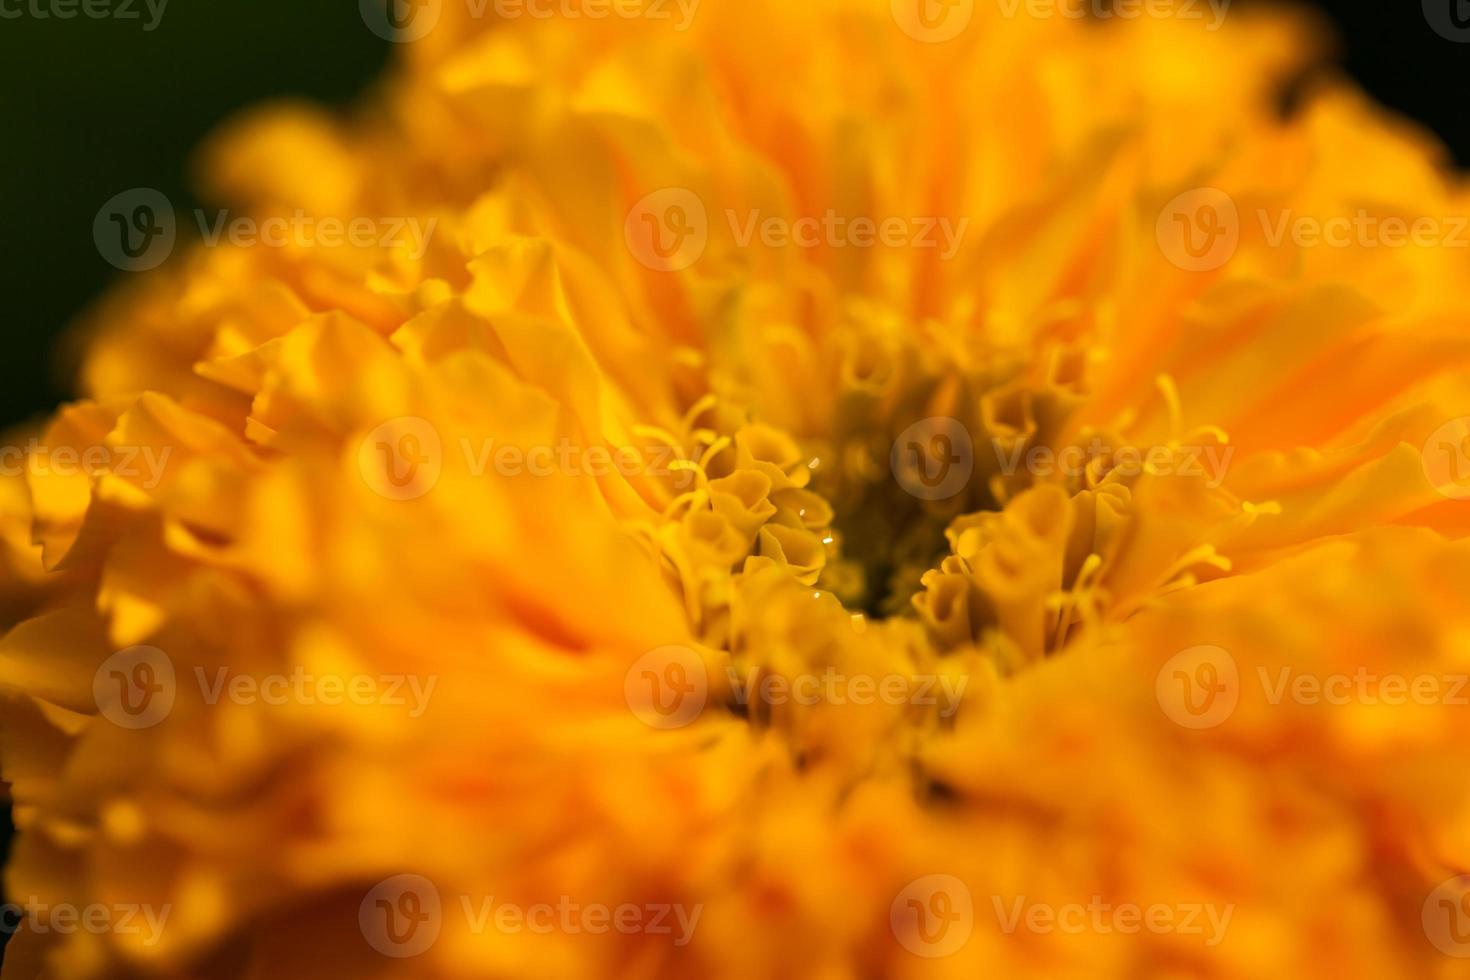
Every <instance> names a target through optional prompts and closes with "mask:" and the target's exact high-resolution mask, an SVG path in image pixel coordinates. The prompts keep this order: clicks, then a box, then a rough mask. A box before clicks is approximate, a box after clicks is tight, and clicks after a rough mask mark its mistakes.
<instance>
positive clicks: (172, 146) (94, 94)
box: [0, 0, 1470, 938]
mask: <svg viewBox="0 0 1470 980" xmlns="http://www.w3.org/2000/svg"><path fill="white" fill-rule="evenodd" d="M6 2H8V3H14V2H16V0H6ZM447 2H455V0H447ZM792 2H799V0H792ZM978 2H982V3H984V2H991V0H978ZM1444 2H1446V3H1450V2H1456V0H1444ZM1247 5H1248V4H1247V0H1237V3H1236V4H1235V5H1234V9H1236V10H1239V9H1241V8H1243V7H1244V6H1247ZM1327 6H1328V8H1329V9H1330V10H1331V11H1332V13H1333V15H1334V17H1335V19H1336V20H1337V22H1338V25H1339V30H1340V32H1341V34H1342V35H1343V38H1344V42H1345V44H1344V55H1345V60H1346V63H1347V65H1348V66H1349V68H1350V69H1351V70H1352V71H1353V72H1354V74H1355V75H1357V77H1358V79H1359V81H1361V82H1362V83H1363V84H1364V85H1365V86H1367V87H1368V88H1369V89H1370V90H1371V91H1372V92H1373V93H1374V94H1375V95H1376V96H1377V97H1378V98H1379V99H1380V100H1381V101H1383V102H1385V103H1386V104H1388V105H1390V106H1392V107H1394V108H1396V109H1398V110H1399V111H1401V112H1404V113H1406V114H1408V115H1410V116H1414V117H1416V118H1419V119H1421V120H1422V121H1424V122H1425V123H1427V124H1429V125H1430V126H1431V127H1432V128H1433V129H1435V130H1436V131H1437V132H1439V133H1440V135H1441V136H1442V137H1444V138H1445V139H1446V141H1447V142H1448V143H1449V144H1450V145H1451V147H1452V148H1453V149H1454V150H1455V152H1456V154H1457V155H1458V157H1459V159H1460V160H1462V161H1466V160H1470V119H1467V114H1466V113H1465V110H1464V101H1463V93H1464V84H1463V83H1464V79H1466V78H1467V77H1470V45H1457V44H1453V43H1450V42H1448V41H1446V40H1443V39H1442V38H1440V37H1438V36H1437V35H1435V34H1434V33H1433V32H1432V31H1430V30H1429V28H1428V26H1427V24H1426V22H1425V20H1424V16H1423V11H1422V8H1421V7H1420V4H1419V3H1417V2H1415V0H1395V2H1393V3H1390V4H1385V5H1383V6H1382V7H1379V6H1378V5H1370V4H1366V3H1362V2H1361V0H1358V2H1342V3H1340V4H1329V5H1327ZM388 48H389V45H388V44H386V43H385V42H383V41H381V40H379V39H378V38H377V37H376V36H374V35H373V34H372V33H371V32H369V31H368V30H367V29H366V28H365V27H364V26H363V23H362V20H361V19H360V17H359V14H358V8H357V4H356V3H355V2H354V0H171V2H170V3H169V5H168V7H167V9H166V11H165V13H164V16H163V18H162V21H161V23H160V26H159V27H158V29H157V30H155V31H153V32H152V33H145V32H144V31H143V29H142V22H141V21H117V20H98V21H94V20H87V19H85V18H80V17H79V18H77V19H75V20H69V21H60V20H50V21H43V20H35V19H32V18H30V17H25V18H22V19H20V20H0V310H3V311H4V312H3V319H0V341H3V342H0V426H3V425H8V424H10V423H14V422H19V421H22V420H25V419H27V418H30V417H32V416H35V415H38V414H42V413H45V412H48V411H49V410H50V409H52V408H53V407H54V406H55V405H56V403H57V402H58V401H59V400H61V399H62V398H64V397H65V395H66V393H67V391H68V384H67V380H66V378H65V377H64V375H63V373H62V372H61V371H59V370H58V369H57V368H56V365H55V358H54V357H53V355H52V353H51V350H52V345H53V342H54V340H55V338H56V336H57V334H58V332H59V331H60V330H61V329H62V328H63V327H65V326H66V324H67V323H68V322H69V321H70V320H71V319H72V318H73V317H74V316H75V315H76V314H77V313H78V312H79V311H80V310H82V309H83V308H84V307H86V306H87V305H88V304H89V303H90V302H91V301H92V300H93V299H94V298H95V297H96V296H97V295H98V294H99V293H100V292H101V291H102V290H104V289H105V288H106V287H107V285H108V284H109V283H110V282H112V281H113V280H114V279H115V278H116V277H118V276H121V275H123V274H122V273H119V272H116V271H115V270H114V269H113V268H112V267H111V266H109V265H108V264H107V263H106V262H105V261H104V260H103V259H102V258H101V257H100V256H99V255H98V253H97V251H96V248H95V246H94V245H93V242H92V220H93V217H94V216H95V215H96V213H97V210H98V208H100V207H101V206H102V204H103V202H105V201H106V200H107V199H108V198H110V197H112V196H113V195H114V194H117V193H119V192H121V191H124V190H127V189H129V188H132V187H156V188H158V189H159V190H161V191H163V192H164V193H165V194H167V195H168V196H169V198H170V199H171V200H173V201H174V203H175V204H176V205H177V206H179V207H180V208H187V207H192V206H193V205H194V201H193V199H192V197H191V196H190V194H189V191H190V188H189V186H188V183H187V180H186V167H187V161H188V158H189V153H190V151H191V149H192V148H193V147H195V146H196V145H197V144H198V143H199V141H200V139H201V138H202V137H204V136H205V135H206V134H207V133H208V132H209V131H210V130H211V128H212V127H213V126H214V125H215V124H216V123H217V122H219V121H220V120H221V119H223V118H225V117H226V116H228V115H230V114H231V113H232V112H234V111H235V110H237V109H239V108H241V107H244V106H248V105H251V104H253V103H255V102H258V101H259V100H261V99H263V98H268V97H271V96H281V95H306V96H310V97H312V98H315V99H319V100H324V101H327V102H332V103H342V102H346V101H348V100H350V99H351V98H352V97H353V96H354V95H355V94H356V93H357V92H359V91H360V90H361V89H362V87H363V86H364V85H365V84H367V83H368V82H370V81H371V80H372V79H373V78H374V77H375V76H376V75H377V74H378V72H379V70H380V69H381V67H382V65H383V63H384V61H385V59H386V58H387V56H388ZM854 70H860V69H858V68H856V67H855V69H854ZM3 837H4V833H3V821H0V846H3ZM0 938H3V937H0Z"/></svg>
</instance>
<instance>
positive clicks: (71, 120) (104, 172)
mask: <svg viewBox="0 0 1470 980" xmlns="http://www.w3.org/2000/svg"><path fill="white" fill-rule="evenodd" d="M6 2H8V3H20V2H26V0H6ZM136 7H137V9H139V10H142V9H143V8H142V4H141V0H138V2H137V3H136ZM388 48H389V45H388V44H387V43H386V42H384V41H382V40H380V39H379V38H378V37H376V36H375V35H374V34H372V33H371V32H370V31H368V30H367V29H366V28H365V27H364V26H363V22H362V19H361V17H360V16H359V14H358V7H357V3H356V2H355V0H170V3H169V4H168V7H167V8H166V9H165V11H164V14H163V17H162V19H161V20H160V22H159V26H158V28H157V29H156V30H154V31H153V32H151V33H145V32H144V31H143V21H142V20H138V21H120V20H87V19H85V18H82V17H78V18H77V19H75V20H68V21H61V20H49V21H43V20H35V19H32V18H29V17H26V18H23V19H20V20H0V229H3V235H0V286H3V288H0V296H3V307H0V308H3V310H4V314H3V317H4V319H3V326H0V329H3V344H0V424H4V423H13V422H16V421H19V420H22V419H25V418H27V417H28V416H30V415H32V414H34V413H37V412H42V411H46V410H49V409H50V408H51V407H52V406H53V405H54V404H55V402H56V401H57V400H58V399H59V398H61V397H63V396H64V395H66V394H67V392H68V385H67V384H66V379H65V378H63V377H59V374H60V373H62V372H61V371H59V370H58V369H57V365H56V364H55V361H56V358H54V357H52V356H51V354H50V348H51V346H52V342H53V340H54V338H55V336H56V334H57V332H58V331H59V330H60V329H61V328H63V327H64V326H65V325H66V324H67V323H68V322H69V321H70V320H71V319H72V318H73V317H74V316H75V315H76V313H77V312H78V311H79V310H81V309H83V308H84V307H85V306H86V305H87V304H88V303H89V302H90V301H91V300H92V299H93V298H94V297H95V296H96V295H97V294H98V293H100V292H101V291H102V290H103V289H105V288H106V287H107V285H108V283H109V282H111V281H113V280H114V278H116V277H120V276H123V275H125V273H121V272H118V271H117V270H115V269H113V267H112V266H110V265H108V264H107V263H106V262H105V261H104V260H103V259H102V257H101V256H100V255H98V253H97V249H96V247H95V246H94V245H93V242H92V219H93V218H94V217H95V216H96V214H97V210H98V209H99V208H100V207H101V206H102V204H103V203H104V202H105V201H106V200H107V199H108V198H110V197H112V196H113V195H114V194H117V193H119V192H121V191H125V190H127V189H129V188H132V187H156V188H158V189H159V190H161V191H163V192H164V193H165V194H167V195H168V196H169V198H170V199H171V200H172V201H173V202H174V203H175V205H176V206H177V207H178V208H179V209H180V210H181V212H182V209H184V208H188V207H192V206H193V200H192V198H191V197H190V195H189V190H190V188H189V186H188V181H187V179H186V178H187V175H186V169H187V164H188V160H189V153H190V151H191V150H192V149H193V148H194V147H196V146H197V145H198V144H199V141H200V140H201V139H202V138H203V137H204V136H205V135H206V134H208V133H209V132H210V130H211V129H212V128H213V127H214V126H215V124H216V123H218V122H219V121H220V120H221V119H223V118H225V117H227V116H229V115H230V114H231V113H232V112H234V111H236V110H238V109H240V108H242V107H245V106H249V105H251V104H253V103H255V102H258V101H260V100H261V99H263V98H270V97H273V96H286V95H307V96H310V97H313V98H316V99H320V100H325V101H328V102H335V103H341V102H346V101H349V100H351V99H352V98H353V96H354V95H355V94H356V93H358V92H359V91H360V90H361V88H362V87H363V85H364V84H365V83H367V82H368V81H370V80H371V79H372V78H373V77H374V76H375V75H376V74H377V73H378V72H379V70H380V69H381V67H382V65H383V63H384V61H385V59H386V58H387V56H388Z"/></svg>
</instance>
